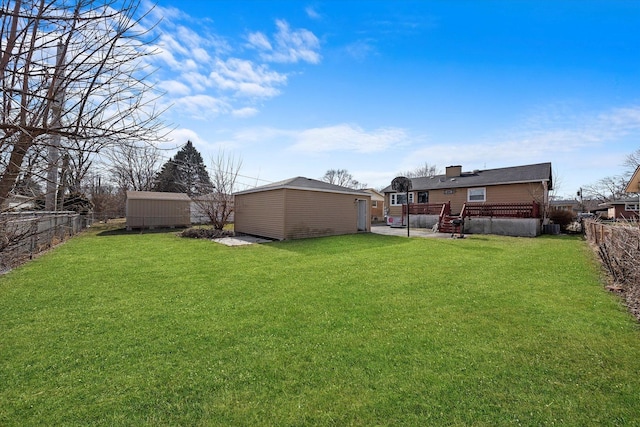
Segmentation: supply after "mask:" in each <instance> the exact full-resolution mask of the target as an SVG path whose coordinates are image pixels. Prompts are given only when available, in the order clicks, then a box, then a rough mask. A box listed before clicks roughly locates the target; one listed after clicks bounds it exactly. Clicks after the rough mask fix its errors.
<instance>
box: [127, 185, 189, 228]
mask: <svg viewBox="0 0 640 427" xmlns="http://www.w3.org/2000/svg"><path fill="white" fill-rule="evenodd" d="M190 205H191V199H190V198H189V196H187V194H185V193H165V192H155V191H127V202H126V216H127V230H131V229H133V228H164V227H188V226H189V225H191V208H190Z"/></svg>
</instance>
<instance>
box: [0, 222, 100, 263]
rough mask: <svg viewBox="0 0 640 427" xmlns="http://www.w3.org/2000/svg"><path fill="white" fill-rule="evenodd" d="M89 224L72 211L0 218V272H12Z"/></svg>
mask: <svg viewBox="0 0 640 427" xmlns="http://www.w3.org/2000/svg"><path fill="white" fill-rule="evenodd" d="M87 221H88V220H87V219H86V217H84V216H82V215H79V214H77V213H76V212H72V211H62V212H40V211H38V212H4V213H2V214H0V271H6V270H8V269H11V268H13V267H15V266H17V265H19V264H21V263H23V262H24V261H25V260H27V259H30V258H33V256H34V255H35V254H37V253H39V252H42V251H44V250H46V249H48V248H50V247H52V246H54V245H55V244H56V243H59V242H62V241H64V240H66V239H67V238H69V237H70V236H73V235H75V234H77V233H79V232H80V231H81V230H82V229H84V228H85V227H87V225H89V224H88V222H87Z"/></svg>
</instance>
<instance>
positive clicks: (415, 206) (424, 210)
mask: <svg viewBox="0 0 640 427" xmlns="http://www.w3.org/2000/svg"><path fill="white" fill-rule="evenodd" d="M446 204H447V203H411V204H410V205H409V214H410V215H439V214H440V212H441V211H442V207H443V206H444V205H446ZM402 215H403V216H405V215H407V205H402Z"/></svg>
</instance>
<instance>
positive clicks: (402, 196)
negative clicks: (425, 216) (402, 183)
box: [391, 193, 413, 206]
mask: <svg viewBox="0 0 640 427" xmlns="http://www.w3.org/2000/svg"><path fill="white" fill-rule="evenodd" d="M409 203H413V193H409ZM406 204H407V195H406V193H391V206H402V205H406Z"/></svg>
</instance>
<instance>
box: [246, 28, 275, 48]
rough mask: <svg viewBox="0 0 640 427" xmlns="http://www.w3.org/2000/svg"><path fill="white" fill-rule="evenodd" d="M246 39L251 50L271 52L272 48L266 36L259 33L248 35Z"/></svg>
mask: <svg viewBox="0 0 640 427" xmlns="http://www.w3.org/2000/svg"><path fill="white" fill-rule="evenodd" d="M247 39H248V41H249V45H250V46H251V47H253V48H256V49H260V50H273V47H271V43H269V39H268V38H267V36H265V35H264V34H262V33H260V32H256V33H250V34H249V35H248V36H247Z"/></svg>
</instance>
